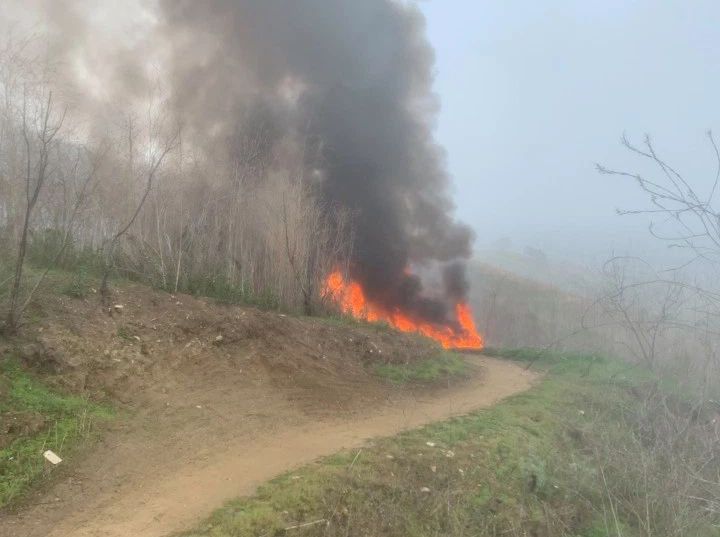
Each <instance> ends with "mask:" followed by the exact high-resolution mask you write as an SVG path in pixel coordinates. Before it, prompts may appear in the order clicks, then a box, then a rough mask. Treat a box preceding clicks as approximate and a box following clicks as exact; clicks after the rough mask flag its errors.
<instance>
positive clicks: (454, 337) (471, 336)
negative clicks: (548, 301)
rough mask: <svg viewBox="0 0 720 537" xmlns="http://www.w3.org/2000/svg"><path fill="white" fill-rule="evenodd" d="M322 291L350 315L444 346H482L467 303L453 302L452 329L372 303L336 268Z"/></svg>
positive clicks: (480, 347)
mask: <svg viewBox="0 0 720 537" xmlns="http://www.w3.org/2000/svg"><path fill="white" fill-rule="evenodd" d="M324 294H325V296H328V297H330V298H331V299H332V300H333V301H334V302H336V303H337V304H338V306H340V309H341V310H342V311H343V313H346V314H348V315H352V316H353V317H355V318H356V319H364V320H366V321H369V322H378V321H385V322H386V323H388V324H389V325H391V326H393V327H394V328H396V329H397V330H400V331H402V332H419V333H420V334H423V335H424V336H426V337H429V338H431V339H434V340H436V341H438V342H440V344H441V345H442V346H443V347H444V348H446V349H482V347H483V339H482V336H481V335H480V334H478V331H477V328H475V321H474V320H473V316H472V311H471V310H470V306H469V305H468V304H466V303H464V302H459V303H457V304H456V305H455V314H456V316H457V320H458V324H459V325H460V330H454V329H453V328H451V327H449V326H441V325H436V324H432V323H428V322H424V321H417V320H414V319H412V318H411V317H409V316H407V315H405V314H403V313H402V312H401V311H398V310H395V311H389V310H387V309H386V308H384V307H381V306H379V305H377V304H373V303H372V302H371V301H369V300H368V299H367V297H366V296H365V291H364V290H363V288H362V286H361V285H360V284H359V283H357V282H355V281H351V280H350V281H348V280H346V279H345V278H344V277H343V275H342V273H341V272H339V271H335V272H333V273H331V274H330V275H329V276H328V277H327V280H326V281H325V289H324Z"/></svg>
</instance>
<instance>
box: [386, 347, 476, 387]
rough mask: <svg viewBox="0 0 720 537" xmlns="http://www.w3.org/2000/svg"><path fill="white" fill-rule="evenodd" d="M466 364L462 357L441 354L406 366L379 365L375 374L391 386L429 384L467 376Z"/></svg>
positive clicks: (446, 353) (450, 353)
mask: <svg viewBox="0 0 720 537" xmlns="http://www.w3.org/2000/svg"><path fill="white" fill-rule="evenodd" d="M468 369H469V367H468V363H467V362H466V361H465V360H463V358H462V356H460V355H458V354H455V353H452V352H443V353H441V354H438V355H437V356H435V357H433V358H429V359H427V360H421V361H418V362H412V363H408V364H380V365H376V366H375V372H376V373H377V374H378V375H379V376H380V377H382V378H384V379H386V380H387V381H389V382H392V383H393V384H430V383H437V382H440V381H443V380H450V379H453V378H462V377H465V376H467V374H468V372H469V371H468Z"/></svg>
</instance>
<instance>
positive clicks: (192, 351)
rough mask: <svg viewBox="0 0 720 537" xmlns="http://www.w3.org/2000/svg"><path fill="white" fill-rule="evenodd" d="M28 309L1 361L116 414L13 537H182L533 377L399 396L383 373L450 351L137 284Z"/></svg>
mask: <svg viewBox="0 0 720 537" xmlns="http://www.w3.org/2000/svg"><path fill="white" fill-rule="evenodd" d="M34 313H35V316H36V320H35V322H34V323H33V324H32V325H31V327H30V328H29V329H28V334H27V341H28V342H25V343H22V344H20V343H17V342H16V343H15V344H13V345H10V344H8V348H7V349H6V353H7V354H13V355H14V356H15V357H16V359H18V360H19V361H21V362H22V363H23V364H24V365H25V367H27V368H30V369H31V370H35V371H36V372H37V373H38V374H40V376H41V378H42V379H43V380H44V382H46V383H48V384H49V385H51V386H54V387H55V388H56V389H58V390H61V391H64V392H68V391H69V392H72V393H79V394H84V395H86V396H89V397H91V398H93V399H96V400H101V401H104V402H106V403H110V404H112V405H114V406H115V407H116V408H118V410H119V411H118V418H117V419H115V420H113V422H111V424H110V425H109V426H106V430H105V431H104V433H103V435H102V440H101V441H100V443H99V444H98V445H97V446H96V447H95V448H94V449H93V450H92V451H87V452H86V453H85V455H84V456H82V457H72V458H70V459H69V460H67V461H65V462H64V463H63V464H62V465H60V467H58V468H57V469H56V470H54V471H53V475H52V477H51V479H50V481H46V484H45V486H43V487H40V488H39V489H37V490H36V492H35V493H33V494H32V495H31V496H30V497H28V498H25V500H24V501H23V502H21V503H20V504H17V505H14V506H13V508H12V510H10V511H6V513H4V517H3V522H2V523H0V536H3V537H6V536H7V537H9V536H11V535H13V536H14V535H19V534H21V535H27V536H33V535H38V536H40V535H43V536H45V535H56V536H65V535H68V536H69V535H73V536H74V535H118V536H120V535H129V534H132V535H148V536H149V535H164V534H166V533H168V532H170V531H177V530H181V529H184V528H187V527H188V526H189V525H191V524H192V523H193V522H196V521H197V520H199V518H200V517H203V516H206V515H207V514H209V512H210V511H211V510H212V509H214V508H216V507H218V506H219V505H221V504H222V503H223V502H224V501H227V500H228V499H230V498H232V497H234V496H237V495H239V494H247V493H250V492H252V491H253V490H254V488H255V487H256V486H257V485H258V484H260V483H261V482H262V481H264V480H266V479H268V478H271V477H273V476H275V475H277V474H278V473H280V472H282V471H287V470H288V469H291V468H293V467H295V466H297V465H299V464H302V463H306V462H309V461H311V460H313V459H314V458H316V457H318V456H321V455H327V454H330V453H333V452H335V451H337V450H339V449H341V448H344V447H350V446H356V445H362V443H363V442H365V441H366V440H367V439H368V438H371V437H374V436H378V435H388V434H393V433H395V432H398V431H401V430H404V429H406V428H408V427H412V426H418V425H421V424H425V423H428V422H430V421H433V420H437V419H442V418H444V417H448V416H452V415H456V414H459V413H463V412H467V411H468V410H471V409H473V408H476V407H479V406H483V405H487V404H490V403H492V402H494V401H496V400H497V399H499V398H501V397H504V396H506V395H509V394H511V393H515V392H516V391H519V390H522V389H525V388H526V387H528V386H529V384H530V382H531V381H532V379H533V378H534V376H533V374H531V373H527V372H523V371H522V370H521V369H520V368H518V367H516V366H513V365H510V364H505V363H502V362H497V361H493V360H491V359H484V361H483V362H482V363H479V362H477V361H474V362H471V363H470V365H469V368H470V369H469V375H468V376H469V378H457V379H455V378H452V377H450V376H448V377H446V378H437V379H436V380H441V381H442V382H440V383H437V382H436V383H435V384H431V385H423V386H418V385H412V384H410V385H405V386H398V385H393V384H390V383H388V382H387V381H385V380H383V379H382V378H380V377H379V376H378V375H377V374H376V372H377V367H378V366H379V365H383V366H387V365H390V366H391V367H410V368H412V367H414V365H413V364H415V365H418V364H423V363H427V362H428V361H430V360H433V359H434V358H436V357H437V356H438V355H439V353H440V352H441V351H440V349H438V348H437V347H436V346H435V345H434V344H432V343H430V342H428V341H427V340H425V339H423V338H419V337H416V336H412V335H404V334H398V333H395V332H391V331H389V330H387V329H386V328H384V327H382V326H369V325H360V324H354V323H350V322H348V321H344V320H333V319H324V320H322V319H314V318H296V317H291V316H286V315H283V314H277V313H271V312H263V311H259V310H255V309H251V308H239V307H231V306H225V305H220V304H215V303H213V302H211V301H208V300H203V299H197V298H193V297H190V296H184V295H178V296H171V295H167V294H163V293H156V292H152V291H150V290H148V289H147V288H144V287H141V286H134V285H128V286H123V287H121V288H119V289H118V290H117V291H116V294H115V296H114V297H113V302H112V304H111V306H109V307H107V308H105V307H101V306H100V303H99V301H98V300H97V299H95V298H90V299H88V300H76V299H71V298H67V297H59V296H50V297H48V299H47V300H45V301H44V304H43V306H42V308H40V309H38V310H37V311H35V312H34ZM37 456H38V457H39V456H40V454H39V453H38V454H37Z"/></svg>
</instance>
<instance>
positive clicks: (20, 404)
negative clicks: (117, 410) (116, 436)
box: [0, 359, 111, 507]
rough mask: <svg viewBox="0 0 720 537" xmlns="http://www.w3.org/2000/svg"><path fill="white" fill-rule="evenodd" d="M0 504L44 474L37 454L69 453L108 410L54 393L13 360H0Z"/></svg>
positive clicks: (13, 498)
mask: <svg viewBox="0 0 720 537" xmlns="http://www.w3.org/2000/svg"><path fill="white" fill-rule="evenodd" d="M0 383H1V384H2V385H1V386H0V426H1V427H2V429H0V433H2V434H4V435H5V434H7V435H11V437H10V442H9V443H8V444H6V445H4V446H3V444H5V442H3V443H0V446H3V447H2V449H0V507H2V506H5V505H7V504H9V503H11V502H14V501H16V500H18V499H19V498H21V497H22V495H23V494H24V493H25V492H27V490H28V489H29V487H30V486H31V485H33V484H35V483H37V482H38V481H39V480H41V479H42V478H44V477H45V476H47V475H48V474H49V468H48V463H46V461H45V459H44V458H43V456H42V453H43V452H44V451H45V450H47V449H51V450H53V451H54V452H55V453H57V454H58V455H60V456H61V457H62V458H64V459H65V458H68V457H70V456H72V455H73V453H75V452H76V451H77V450H78V449H79V448H80V447H81V446H82V445H83V443H84V442H86V441H87V440H88V439H89V438H90V437H92V435H93V433H94V431H95V425H96V423H97V422H98V420H104V419H107V418H109V417H110V416H111V411H110V410H109V409H108V408H106V407H102V406H98V405H95V404H92V403H90V402H89V401H87V400H86V399H83V398H80V397H76V396H72V395H65V394H61V393H58V392H55V391H53V390H51V389H50V388H48V387H47V386H45V385H44V384H43V383H41V382H40V381H38V380H37V379H35V378H34V377H33V376H31V375H29V374H28V373H27V372H25V371H23V369H22V368H21V367H20V365H19V364H18V363H17V362H16V361H15V360H13V359H5V360H4V361H2V362H0Z"/></svg>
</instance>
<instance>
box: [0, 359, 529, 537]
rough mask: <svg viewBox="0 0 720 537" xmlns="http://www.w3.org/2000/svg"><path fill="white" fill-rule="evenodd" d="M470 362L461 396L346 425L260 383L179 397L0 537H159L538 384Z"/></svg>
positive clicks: (357, 415) (118, 438)
mask: <svg viewBox="0 0 720 537" xmlns="http://www.w3.org/2000/svg"><path fill="white" fill-rule="evenodd" d="M468 360H469V361H471V362H472V363H473V364H475V365H478V366H480V367H479V369H478V371H479V373H478V374H476V375H474V376H473V378H472V379H471V380H469V381H464V382H463V383H462V384H460V385H458V386H450V387H448V388H447V389H442V390H434V391H433V392H432V393H430V394H424V395H422V396H418V395H415V396H413V395H409V394H404V395H390V396H383V398H382V399H378V400H377V401H376V404H373V405H369V407H367V408H364V409H362V410H361V411H356V412H347V413H344V414H343V415H342V417H329V416H327V415H326V416H323V417H322V418H320V417H318V416H315V417H312V416H308V414H307V413H305V414H301V413H299V412H298V411H297V410H296V409H295V407H294V405H293V404H292V403H291V402H289V401H287V400H283V399H282V398H281V397H280V396H277V397H275V396H273V395H269V394H268V390H266V389H262V388H261V387H260V386H259V384H261V382H260V381H259V380H257V379H256V381H255V382H249V383H248V384H247V385H245V386H239V387H238V389H237V391H235V392H233V393H229V392H227V393H223V394H217V397H216V399H215V400H208V397H207V394H204V395H205V399H204V400H203V401H204V402H201V403H198V402H196V401H199V400H200V399H199V396H200V394H195V395H196V396H197V397H195V396H193V394H188V393H187V392H184V393H183V397H184V398H185V405H184V406H183V404H181V403H182V402H181V401H177V400H175V401H173V402H172V403H170V402H168V404H167V405H166V406H167V407H168V408H169V409H172V408H173V407H174V406H177V407H178V408H180V409H184V410H179V411H178V412H177V413H173V411H172V410H169V411H168V414H167V415H163V416H157V415H156V412H153V411H150V410H148V412H147V413H146V414H142V413H141V415H140V416H139V417H138V418H134V421H135V423H134V424H133V425H132V426H130V427H128V428H125V429H123V430H119V431H114V432H113V433H111V434H110V435H109V438H108V440H107V441H106V442H105V444H104V445H103V446H101V447H100V448H99V449H98V450H96V452H95V453H93V454H92V455H91V456H90V457H89V459H88V460H86V461H84V462H83V466H82V469H78V470H77V471H74V472H71V473H72V475H68V476H67V477H66V478H65V479H63V480H62V481H61V482H59V483H57V484H56V485H55V486H54V487H53V488H52V490H51V491H49V493H47V494H45V495H44V496H42V497H41V498H39V499H38V501H37V503H36V505H35V506H34V507H30V508H28V509H26V510H25V511H24V512H22V513H20V514H17V515H12V516H9V517H7V518H6V520H4V521H0V536H1V537H10V536H13V537H16V536H17V537H20V536H23V537H35V536H37V537H40V536H43V537H45V536H50V537H129V536H132V537H161V536H165V535H167V534H169V533H172V532H176V531H180V530H183V529H187V528H189V527H191V526H192V525H193V524H195V523H197V522H198V521H199V520H201V519H202V518H203V517H205V516H207V515H208V514H210V512H212V510H213V509H215V508H217V507H219V506H221V505H222V504H223V502H225V501H227V500H229V499H231V498H233V497H236V496H242V495H248V494H252V493H253V491H254V490H255V489H256V488H257V486H258V485H259V484H260V483H262V482H264V481H267V480H268V479H270V478H272V477H274V476H276V475H278V474H280V473H282V472H285V471H288V470H291V469H292V468H295V467H298V466H301V465H303V464H305V463H308V462H310V461H312V460H314V459H317V458H318V457H322V456H324V455H329V454H331V453H334V452H337V451H339V450H341V449H344V448H352V447H357V446H361V445H362V444H363V443H364V442H366V441H367V440H368V439H370V438H372V437H378V436H388V435H392V434H395V433H397V432H400V431H403V430H406V429H409V428H414V427H419V426H421V425H424V424H427V423H430V422H433V421H437V420H442V419H445V418H448V417H451V416H456V415H461V414H464V413H467V412H469V411H471V410H474V409H477V408H482V407H486V406H490V405H492V404H493V403H496V402H497V401H499V400H500V399H502V398H504V397H507V396H509V395H512V394H514V393H517V392H520V391H523V390H525V389H527V388H528V387H530V385H531V384H532V382H533V380H534V379H535V378H536V375H535V374H534V373H532V372H528V371H525V370H523V369H522V368H520V367H518V366H517V365H514V364H511V363H508V362H504V361H501V360H495V359H492V358H487V357H469V358H468ZM211 399H212V398H211ZM221 403H222V404H224V405H225V406H224V407H222V408H220V407H219V405H220V404H221ZM229 409H233V410H232V411H230V410H229ZM193 412H194V414H196V415H195V417H194V420H191V421H192V423H193V424H194V425H193V426H192V428H190V427H188V426H187V423H188V419H189V416H188V413H193ZM168 421H169V423H170V425H169V426H168V425H167V423H168ZM153 424H156V425H157V427H154V425H153ZM173 424H174V425H173ZM173 426H175V429H169V428H168V427H173ZM170 431H172V433H170Z"/></svg>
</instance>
